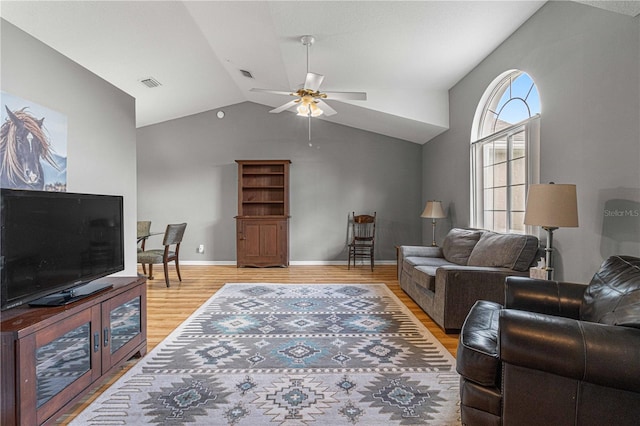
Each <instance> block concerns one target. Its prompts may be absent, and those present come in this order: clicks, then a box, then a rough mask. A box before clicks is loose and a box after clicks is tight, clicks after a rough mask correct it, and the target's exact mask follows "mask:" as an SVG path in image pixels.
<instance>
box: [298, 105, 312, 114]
mask: <svg viewBox="0 0 640 426" xmlns="http://www.w3.org/2000/svg"><path fill="white" fill-rule="evenodd" d="M296 109H297V110H298V114H297V115H298V116H300V117H306V116H307V115H309V108H307V106H306V105H305V104H300V105H298V108H296Z"/></svg>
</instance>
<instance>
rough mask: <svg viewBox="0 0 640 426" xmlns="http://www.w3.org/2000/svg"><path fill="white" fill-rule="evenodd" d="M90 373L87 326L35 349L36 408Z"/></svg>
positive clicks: (89, 324)
mask: <svg viewBox="0 0 640 426" xmlns="http://www.w3.org/2000/svg"><path fill="white" fill-rule="evenodd" d="M90 369H91V323H89V322H87V323H85V324H82V325H81V326H79V327H77V328H75V329H73V330H71V331H69V332H67V333H65V334H63V335H62V336H60V337H58V338H56V339H54V340H52V341H51V342H50V343H48V344H46V345H44V346H41V347H39V348H37V349H36V398H37V407H38V408H40V407H41V406H42V404H44V403H45V402H47V401H49V400H50V399H51V398H52V397H53V396H55V395H57V394H58V393H59V392H60V391H62V390H63V389H64V388H66V387H67V386H69V385H70V384H71V383H73V382H74V381H76V380H77V379H78V378H80V377H81V376H82V375H83V374H85V373H87V372H88V371H89V370H90Z"/></svg>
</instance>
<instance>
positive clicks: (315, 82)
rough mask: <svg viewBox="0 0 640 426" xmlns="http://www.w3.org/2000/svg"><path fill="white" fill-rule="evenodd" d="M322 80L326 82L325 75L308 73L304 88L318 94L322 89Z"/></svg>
mask: <svg viewBox="0 0 640 426" xmlns="http://www.w3.org/2000/svg"><path fill="white" fill-rule="evenodd" d="M322 80H324V75H322V74H316V73H314V72H308V73H307V79H306V80H305V81H304V88H305V89H307V90H311V91H312V92H316V91H317V90H318V89H319V88H320V85H321V84H322Z"/></svg>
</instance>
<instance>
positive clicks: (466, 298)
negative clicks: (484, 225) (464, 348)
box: [398, 228, 542, 333]
mask: <svg viewBox="0 0 640 426" xmlns="http://www.w3.org/2000/svg"><path fill="white" fill-rule="evenodd" d="M540 256H542V252H541V251H540V250H539V247H538V238H536V237H534V236H532V235H519V234H501V233H496V232H491V231H485V230H478V229H462V228H453V229H451V230H450V231H449V233H448V234H447V236H446V237H445V238H444V240H443V242H442V248H440V247H427V246H400V247H399V248H398V281H399V282H400V287H401V288H402V290H404V292H405V293H407V294H408V295H409V296H410V297H411V298H412V299H413V300H414V301H415V302H416V303H417V304H418V306H420V308H422V310H424V311H425V312H426V313H427V314H428V315H429V316H430V317H431V318H432V319H433V321H434V322H435V323H436V324H438V325H439V326H440V327H442V328H443V329H444V331H445V332H447V333H449V332H458V331H459V330H460V328H461V327H462V323H463V322H464V319H465V318H466V316H467V313H468V312H469V310H470V309H471V306H473V304H474V303H475V302H476V301H477V300H480V299H483V300H492V301H495V302H498V303H504V279H505V278H506V277H507V276H511V275H521V276H528V275H529V267H530V266H531V265H532V263H534V262H535V261H536V260H537V259H538V258H539V257H540Z"/></svg>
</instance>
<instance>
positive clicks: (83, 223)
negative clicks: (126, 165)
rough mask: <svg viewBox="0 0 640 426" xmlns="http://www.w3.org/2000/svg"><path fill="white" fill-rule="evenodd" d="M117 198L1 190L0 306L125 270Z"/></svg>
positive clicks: (16, 303) (21, 301) (20, 302)
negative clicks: (0, 299) (0, 298)
mask: <svg viewBox="0 0 640 426" xmlns="http://www.w3.org/2000/svg"><path fill="white" fill-rule="evenodd" d="M122 208H123V199H122V197H121V196H112V195H92V194H74V193H66V192H65V193H61V192H43V191H24V190H12V189H2V192H1V211H0V222H1V232H0V247H1V248H0V256H1V257H0V275H1V278H0V290H1V296H2V301H1V306H0V308H1V309H3V310H4V309H8V308H11V307H14V306H18V305H21V304H23V303H28V302H30V301H33V300H35V299H37V298H40V297H42V296H46V295H49V294H52V293H56V292H60V291H63V290H68V289H70V288H73V287H77V286H80V285H83V284H85V283H88V282H90V281H92V280H95V279H97V278H100V277H103V276H106V275H109V274H112V273H114V272H118V271H121V270H123V269H124V244H123V240H124V237H123V226H122V221H123V219H122Z"/></svg>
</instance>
